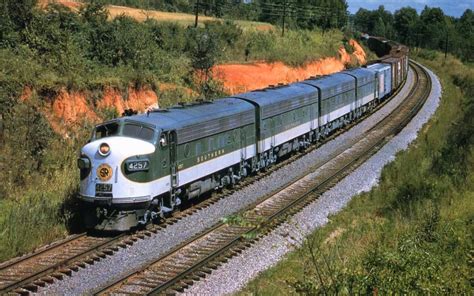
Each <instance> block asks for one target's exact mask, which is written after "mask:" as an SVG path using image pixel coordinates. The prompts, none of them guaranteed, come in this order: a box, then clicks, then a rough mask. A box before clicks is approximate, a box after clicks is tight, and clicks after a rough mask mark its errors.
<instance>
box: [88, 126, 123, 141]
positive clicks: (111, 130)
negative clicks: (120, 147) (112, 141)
mask: <svg viewBox="0 0 474 296" xmlns="http://www.w3.org/2000/svg"><path fill="white" fill-rule="evenodd" d="M118 132H119V125H118V123H116V122H112V123H109V124H104V125H99V126H98V127H96V128H95V132H94V138H95V139H102V138H105V137H111V136H116V135H117V134H118Z"/></svg>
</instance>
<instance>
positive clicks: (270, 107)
mask: <svg viewBox="0 0 474 296" xmlns="http://www.w3.org/2000/svg"><path fill="white" fill-rule="evenodd" d="M395 65H396V66H397V67H398V66H399V65H402V66H406V67H408V64H406V63H401V62H400V63H399V64H396V63H394V62H392V61H390V62H388V63H385V62H383V61H382V63H380V64H374V65H372V66H371V67H370V68H369V69H365V68H359V69H353V70H349V71H344V72H341V73H336V74H333V75H329V76H324V77H320V78H312V79H308V80H306V81H302V82H298V83H293V84H290V85H282V86H277V87H270V88H266V89H262V90H257V91H253V92H249V93H244V94H240V95H236V96H234V97H229V98H224V99H219V100H215V101H200V102H196V103H190V104H180V105H177V106H174V107H172V108H169V109H158V110H153V111H151V112H147V113H146V114H140V115H134V116H127V117H122V118H118V119H115V120H112V121H108V122H105V123H102V124H100V125H97V126H96V127H95V129H94V131H93V134H92V138H91V140H90V142H89V143H88V144H86V145H85V146H84V147H83V148H82V150H81V156H80V158H79V160H78V165H79V168H80V171H81V173H80V175H81V182H80V198H81V200H82V201H83V202H84V204H86V205H87V207H88V208H89V210H87V211H86V214H85V220H86V224H87V225H88V226H89V227H96V228H98V229H103V230H128V229H129V228H130V227H133V226H136V225H137V224H145V223H147V222H148V221H150V220H151V219H154V218H159V217H162V216H164V215H166V214H167V213H170V212H172V211H173V210H174V209H175V208H176V207H178V206H179V205H180V204H181V203H183V202H185V201H187V200H189V199H193V198H196V197H199V196H200V195H202V194H204V193H205V192H209V191H212V190H215V189H218V188H222V187H224V186H229V185H232V184H235V183H236V182H238V181H239V180H241V179H242V178H244V177H246V176H248V175H249V174H252V173H255V172H257V171H259V170H261V169H264V168H266V167H268V166H270V165H272V164H273V163H276V162H277V161H279V160H280V159H281V158H282V157H284V156H285V155H287V154H289V153H291V152H294V151H297V150H300V149H302V148H305V147H308V146H309V145H311V144H312V143H314V142H317V141H318V140H319V139H320V138H322V137H325V136H327V135H328V134H329V133H331V132H332V131H333V130H335V129H337V128H340V127H342V126H344V125H346V124H347V123H349V122H352V121H353V120H356V119H357V118H359V117H360V116H361V115H362V114H363V113H365V112H368V111H369V110H370V109H371V108H372V107H373V106H374V105H375V104H376V103H377V102H379V101H380V99H382V98H384V97H386V96H388V95H389V94H390V93H392V92H393V90H394V87H395V86H396V87H398V86H399V85H400V83H399V82H400V81H401V80H400V79H402V78H403V79H404V78H405V77H406V75H407V72H408V71H407V68H403V69H402V70H398V68H395V70H393V69H392V70H393V71H390V69H391V67H392V68H393V67H395ZM400 73H402V74H401V75H402V76H400ZM394 75H398V76H397V77H402V78H397V79H398V80H397V81H398V83H397V85H395V86H394V87H392V88H388V87H389V86H390V85H391V83H390V82H391V81H393V79H394ZM392 85H394V84H393V83H392Z"/></svg>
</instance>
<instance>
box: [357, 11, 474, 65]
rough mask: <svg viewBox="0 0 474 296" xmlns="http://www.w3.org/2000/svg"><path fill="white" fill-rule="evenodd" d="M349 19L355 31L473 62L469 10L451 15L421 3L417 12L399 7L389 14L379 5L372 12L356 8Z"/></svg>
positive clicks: (473, 17)
mask: <svg viewBox="0 0 474 296" xmlns="http://www.w3.org/2000/svg"><path fill="white" fill-rule="evenodd" d="M352 21H353V23H354V26H355V28H356V29H357V30H358V31H361V32H366V33H368V34H370V35H374V36H384V37H385V38H388V39H391V40H397V41H399V42H401V43H403V44H406V45H408V46H410V47H421V48H425V49H432V50H439V51H442V52H448V53H451V54H453V55H456V56H457V57H459V58H461V59H462V60H464V61H468V62H473V61H474V13H473V11H472V10H471V9H466V10H465V11H464V13H463V14H462V15H461V17H459V18H455V17H452V16H448V15H445V14H444V12H443V10H441V8H437V7H428V6H425V8H424V9H423V11H421V13H420V14H418V12H417V11H416V10H415V9H414V8H411V7H403V8H401V9H399V10H397V11H395V13H393V14H392V13H391V12H390V11H387V10H385V8H384V6H383V5H382V6H380V7H379V8H378V9H376V10H373V11H369V10H367V9H360V10H359V11H357V13H356V14H355V15H354V16H353V17H352Z"/></svg>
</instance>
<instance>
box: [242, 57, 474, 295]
mask: <svg viewBox="0 0 474 296" xmlns="http://www.w3.org/2000/svg"><path fill="white" fill-rule="evenodd" d="M415 53H416V52H415ZM421 56H427V55H426V54H422V55H421ZM428 56H430V57H431V58H432V60H424V59H421V62H423V63H424V64H426V65H427V66H428V67H430V68H432V69H433V70H435V72H437V74H438V75H439V77H440V79H441V81H442V85H443V91H444V92H443V98H442V100H441V105H440V107H439V109H438V110H437V112H436V114H435V115H434V117H433V118H432V119H430V121H429V123H428V124H426V125H425V126H424V128H423V129H422V131H421V133H420V134H419V137H418V139H417V140H416V141H415V143H414V144H412V145H411V146H410V148H409V149H408V150H407V151H404V152H401V153H399V154H398V155H397V158H396V160H395V161H394V162H392V163H390V164H389V165H387V166H386V167H385V168H384V170H383V172H382V177H381V181H380V184H379V185H378V186H377V187H376V188H374V189H373V190H372V191H371V192H368V193H364V194H361V195H359V196H357V197H355V198H354V199H353V200H352V201H351V202H350V203H349V205H348V206H347V207H346V208H345V209H344V210H342V211H341V212H340V213H338V214H336V215H334V216H331V217H330V220H329V223H328V224H327V225H325V226H324V227H322V228H321V229H319V230H317V231H315V232H314V233H313V234H312V235H310V236H309V237H308V238H307V241H306V242H305V243H304V245H303V246H302V247H301V248H299V249H298V250H296V251H295V252H292V253H290V254H289V255H288V256H287V258H285V260H283V261H281V262H280V263H279V264H278V265H277V266H275V267H273V268H270V269H269V270H267V271H265V272H263V273H262V274H261V275H260V276H259V277H257V278H256V279H255V280H253V281H252V282H251V283H250V284H249V285H248V286H247V287H246V288H245V289H243V291H241V292H240V293H239V294H243V295H248V294H255V295H291V294H309V295H313V294H331V295H332V294H337V293H341V294H374V293H378V294H381V295H386V294H391V293H395V294H428V293H431V294H458V295H459V294H469V293H471V292H472V285H473V284H474V282H473V273H472V272H473V265H472V264H473V256H474V244H473V236H472V234H473V233H474V227H473V223H472V221H473V219H474V170H473V168H474V141H473V136H472V132H473V127H474V124H472V123H473V120H472V115H473V113H474V112H473V109H474V108H473V103H474V102H473V89H474V70H473V69H472V67H471V68H469V67H467V66H465V65H462V64H461V63H460V62H458V61H457V60H455V59H453V58H451V57H449V60H448V61H446V62H445V61H444V60H443V58H442V56H441V55H440V54H438V53H436V55H435V56H431V53H429V54H428ZM463 116H464V118H463Z"/></svg>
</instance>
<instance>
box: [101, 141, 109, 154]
mask: <svg viewBox="0 0 474 296" xmlns="http://www.w3.org/2000/svg"><path fill="white" fill-rule="evenodd" d="M99 154H100V155H102V156H104V157H105V156H107V155H109V154H110V146H109V144H107V143H102V144H100V146H99Z"/></svg>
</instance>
